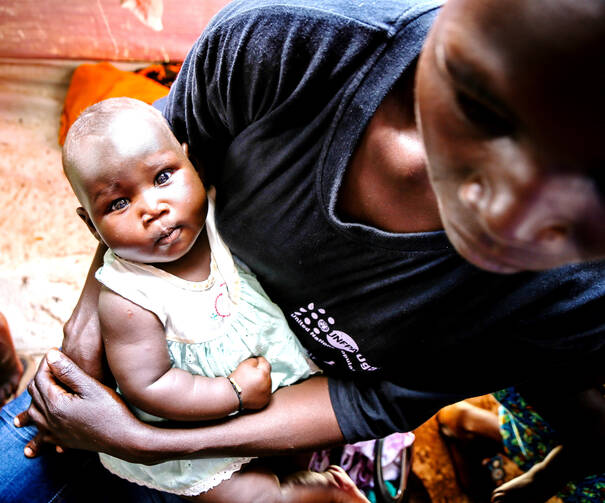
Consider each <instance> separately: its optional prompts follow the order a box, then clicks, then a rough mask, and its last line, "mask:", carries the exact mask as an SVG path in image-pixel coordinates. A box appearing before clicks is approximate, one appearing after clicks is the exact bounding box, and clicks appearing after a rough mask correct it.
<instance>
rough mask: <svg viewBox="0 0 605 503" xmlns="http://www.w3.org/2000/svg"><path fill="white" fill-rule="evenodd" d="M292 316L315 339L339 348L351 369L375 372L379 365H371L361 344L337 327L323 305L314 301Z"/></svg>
mask: <svg viewBox="0 0 605 503" xmlns="http://www.w3.org/2000/svg"><path fill="white" fill-rule="evenodd" d="M290 317H291V318H292V319H293V320H294V321H296V323H298V325H299V326H300V327H301V328H302V329H303V330H304V331H305V332H307V333H308V334H309V335H310V336H311V337H313V339H315V341H317V342H318V343H319V344H321V345H322V346H325V347H327V348H330V349H332V350H338V351H339V352H340V355H341V357H342V358H343V359H344V361H345V363H346V364H347V367H349V370H351V371H353V372H356V371H357V370H363V371H366V372H373V371H375V370H378V367H374V366H373V365H370V364H369V363H368V361H367V359H366V358H365V357H364V356H363V354H362V353H361V352H360V351H359V346H358V345H357V343H356V342H355V340H354V339H353V337H351V336H350V335H349V334H347V333H346V332H343V331H342V330H337V329H336V320H335V319H334V318H333V317H331V316H328V315H327V313H326V310H325V309H324V308H322V307H316V306H315V304H314V303H313V302H311V303H310V304H308V305H307V306H305V307H299V308H298V310H296V311H294V312H293V313H290ZM324 363H325V364H326V365H334V364H335V363H336V362H334V361H324Z"/></svg>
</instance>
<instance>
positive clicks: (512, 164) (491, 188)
mask: <svg viewBox="0 0 605 503" xmlns="http://www.w3.org/2000/svg"><path fill="white" fill-rule="evenodd" d="M599 4H601V5H603V4H602V2H599V1H598V0H582V1H578V0H548V1H547V2H535V0H508V1H506V2H503V1H501V0H450V1H449V2H448V3H447V4H446V6H445V7H444V8H443V11H442V12H441V13H440V14H439V17H438V20H437V22H436V24H435V26H434V28H433V30H432V31H431V33H430V35H429V38H428V40H427V43H426V45H425V48H424V50H423V53H422V55H421V58H420V61H419V65H418V70H417V81H416V97H417V103H416V105H417V117H418V119H419V123H420V127H421V133H422V136H423V141H424V144H425V148H426V155H427V162H428V170H429V176H430V179H431V182H432V184H433V188H434V191H435V193H436V195H437V199H438V202H439V209H440V213H441V217H442V221H443V224H444V227H445V230H446V232H447V234H448V237H449V238H450V240H451V242H452V243H453V245H454V246H455V247H456V249H457V250H458V251H459V252H460V253H461V254H462V255H463V256H464V257H466V258H467V259H468V260H469V261H470V262H473V263H474V264H476V265H478V266H480V267H482V268H484V269H488V270H493V271H496V272H516V271H520V270H527V269H529V270H537V269H544V268H550V267H555V266H558V265H561V264H564V263H567V262H575V261H581V260H589V259H596V258H605V224H604V222H605V183H604V182H605V141H604V140H603V138H604V133H605V128H604V126H603V124H605V57H604V56H603V54H605V10H604V9H603V7H600V6H599Z"/></svg>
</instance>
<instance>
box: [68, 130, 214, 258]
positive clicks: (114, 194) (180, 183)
mask: <svg viewBox="0 0 605 503" xmlns="http://www.w3.org/2000/svg"><path fill="white" fill-rule="evenodd" d="M118 129H119V128H118ZM116 133H117V135H116V138H115V141H114V140H112V141H110V140H107V139H103V140H98V139H95V138H92V139H88V138H87V139H85V144H84V145H82V148H85V149H88V154H87V155H86V160H85V161H83V162H82V164H83V166H81V169H79V172H78V185H79V187H80V189H81V192H83V193H84V197H83V198H84V199H85V200H84V201H81V202H82V204H83V206H84V207H85V209H86V211H87V212H88V215H89V217H90V219H91V220H92V223H93V224H94V226H95V228H96V230H97V232H98V233H99V235H100V237H101V239H102V240H103V241H104V242H105V244H107V246H109V247H110V248H111V249H112V250H113V251H114V253H116V254H117V255H118V256H120V257H122V258H125V259H128V260H132V261H136V262H143V263H161V262H172V261H174V260H177V259H179V258H181V257H182V256H183V255H185V254H186V253H187V252H188V251H189V250H190V249H191V247H192V246H193V244H194V243H195V240H196V239H197V237H198V235H199V233H200V232H201V230H202V229H203V228H204V222H205V220H206V213H207V200H206V192H205V190H204V186H203V185H202V182H201V180H200V178H199V176H198V173H197V171H196V170H195V168H194V167H193V165H192V164H191V162H190V161H189V159H188V157H187V155H186V153H185V152H184V151H183V149H182V148H181V147H180V146H179V145H178V143H176V142H175V141H168V139H167V138H165V137H164V136H163V135H162V133H161V132H158V131H154V130H153V128H149V126H147V127H141V125H137V124H136V123H130V124H129V126H128V127H125V128H123V129H122V130H119V131H116ZM93 168H94V169H93ZM92 173H94V175H92Z"/></svg>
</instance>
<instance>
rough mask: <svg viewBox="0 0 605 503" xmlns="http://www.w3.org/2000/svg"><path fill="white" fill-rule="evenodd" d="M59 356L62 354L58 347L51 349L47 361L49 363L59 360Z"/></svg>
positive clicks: (47, 354)
mask: <svg viewBox="0 0 605 503" xmlns="http://www.w3.org/2000/svg"><path fill="white" fill-rule="evenodd" d="M59 358H60V355H59V352H58V351H57V350H56V349H51V350H50V351H49V352H48V353H46V361H47V362H48V363H55V362H58V361H59Z"/></svg>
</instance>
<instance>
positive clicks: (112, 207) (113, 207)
mask: <svg viewBox="0 0 605 503" xmlns="http://www.w3.org/2000/svg"><path fill="white" fill-rule="evenodd" d="M126 206H128V199H126V198H124V197H121V198H120V199H116V200H115V201H112V202H111V203H109V207H108V210H109V211H119V210H123V209H124V208H126Z"/></svg>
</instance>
